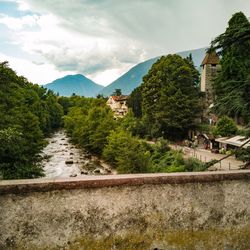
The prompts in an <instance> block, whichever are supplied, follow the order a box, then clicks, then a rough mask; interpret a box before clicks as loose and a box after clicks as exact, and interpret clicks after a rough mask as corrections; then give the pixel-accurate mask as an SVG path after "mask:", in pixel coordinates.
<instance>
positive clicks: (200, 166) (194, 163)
mask: <svg viewBox="0 0 250 250" xmlns="http://www.w3.org/2000/svg"><path fill="white" fill-rule="evenodd" d="M206 169H207V166H206V164H205V163H203V162H201V161H199V160H198V159H196V158H188V159H186V160H185V170H186V171H187V172H196V171H205V170H206Z"/></svg>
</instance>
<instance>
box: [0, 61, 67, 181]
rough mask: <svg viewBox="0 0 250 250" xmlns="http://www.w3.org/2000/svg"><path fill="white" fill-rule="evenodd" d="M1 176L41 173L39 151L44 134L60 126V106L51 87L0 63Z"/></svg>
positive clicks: (28, 176) (35, 175) (15, 176)
mask: <svg viewBox="0 0 250 250" xmlns="http://www.w3.org/2000/svg"><path fill="white" fill-rule="evenodd" d="M0 114H1V119H0V176H1V177H2V178H4V179H19V178H34V177H39V176H42V175H43V170H42V167H41V166H40V165H39V153H40V151H41V149H42V148H43V146H44V144H45V141H44V137H45V135H48V134H49V133H50V132H52V131H53V130H54V129H56V128H58V127H60V125H61V118H62V115H63V109H62V106H61V105H60V104H59V103H58V101H57V96H55V94H54V93H53V92H52V91H47V90H46V89H44V88H42V87H40V86H38V85H33V84H32V83H30V82H28V81H27V80H26V79H25V78H24V77H20V76H17V75H16V73H15V72H14V71H13V70H12V69H11V68H9V66H8V63H7V62H3V63H0Z"/></svg>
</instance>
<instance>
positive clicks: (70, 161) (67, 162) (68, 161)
mask: <svg viewBox="0 0 250 250" xmlns="http://www.w3.org/2000/svg"><path fill="white" fill-rule="evenodd" d="M73 163H74V161H72V160H67V161H65V164H73Z"/></svg>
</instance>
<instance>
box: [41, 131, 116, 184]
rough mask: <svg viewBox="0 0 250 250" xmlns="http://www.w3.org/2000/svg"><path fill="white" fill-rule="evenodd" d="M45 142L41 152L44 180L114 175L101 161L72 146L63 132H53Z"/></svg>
mask: <svg viewBox="0 0 250 250" xmlns="http://www.w3.org/2000/svg"><path fill="white" fill-rule="evenodd" d="M47 140H48V145H47V146H46V147H45V148H44V149H43V152H42V156H43V158H44V160H43V161H42V165H43V167H44V171H45V177H44V178H47V179H55V178H67V177H76V176H79V175H81V176H84V175H85V176H86V175H102V174H116V172H115V171H114V170H112V168H111V167H110V166H109V165H108V164H107V163H105V162H104V161H103V160H100V159H98V158H97V157H96V156H93V155H91V154H89V153H88V152H86V151H84V150H82V149H79V148H77V147H76V146H75V145H73V144H72V143H71V142H70V140H69V138H68V137H67V135H66V133H65V131H64V130H60V131H57V132H55V133H54V134H53V135H52V136H51V137H50V138H48V139H47Z"/></svg>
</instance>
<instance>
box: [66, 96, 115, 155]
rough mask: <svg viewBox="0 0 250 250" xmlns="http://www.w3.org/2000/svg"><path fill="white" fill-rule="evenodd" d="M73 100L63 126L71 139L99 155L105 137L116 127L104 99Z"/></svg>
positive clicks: (105, 139) (104, 142) (105, 141)
mask: <svg viewBox="0 0 250 250" xmlns="http://www.w3.org/2000/svg"><path fill="white" fill-rule="evenodd" d="M72 98H73V101H72V103H74V104H72V107H71V108H70V111H69V112H68V115H67V116H65V117H64V124H65V128H66V130H67V132H68V133H69V134H70V135H71V136H72V139H73V140H74V141H75V142H76V143H78V144H80V145H81V146H82V147H84V148H86V149H88V150H89V151H91V152H93V153H96V154H101V153H102V150H103V148H104V146H105V144H106V143H107V136H108V135H109V133H110V131H111V130H113V129H114V128H115V126H116V122H115V120H114V117H113V113H112V111H111V110H110V109H109V108H108V107H107V106H106V103H105V100H104V99H94V98H83V97H81V98H76V97H71V99H72Z"/></svg>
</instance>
